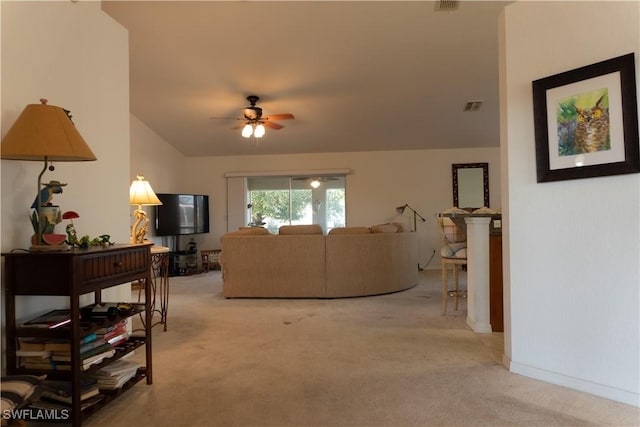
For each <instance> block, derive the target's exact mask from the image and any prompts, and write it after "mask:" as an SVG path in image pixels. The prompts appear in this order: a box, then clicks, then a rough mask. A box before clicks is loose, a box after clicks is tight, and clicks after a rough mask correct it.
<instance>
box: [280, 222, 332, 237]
mask: <svg viewBox="0 0 640 427" xmlns="http://www.w3.org/2000/svg"><path fill="white" fill-rule="evenodd" d="M278 234H280V235H285V234H288V235H292V234H323V233H322V227H321V226H320V224H308V225H283V226H281V227H280V229H279V230H278Z"/></svg>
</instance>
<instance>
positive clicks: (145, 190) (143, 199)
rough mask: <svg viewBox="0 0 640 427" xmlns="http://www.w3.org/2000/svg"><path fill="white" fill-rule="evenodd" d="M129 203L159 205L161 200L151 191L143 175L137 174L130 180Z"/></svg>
mask: <svg viewBox="0 0 640 427" xmlns="http://www.w3.org/2000/svg"><path fill="white" fill-rule="evenodd" d="M129 203H131V204H132V205H146V206H152V205H161V204H162V202H161V201H160V199H158V196H156V193H154V192H153V189H152V188H151V184H149V181H147V180H145V179H144V176H142V175H138V176H137V179H135V180H134V181H133V182H131V187H129Z"/></svg>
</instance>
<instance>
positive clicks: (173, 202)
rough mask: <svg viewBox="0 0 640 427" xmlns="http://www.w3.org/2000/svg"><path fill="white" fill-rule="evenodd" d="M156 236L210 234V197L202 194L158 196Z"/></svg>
mask: <svg viewBox="0 0 640 427" xmlns="http://www.w3.org/2000/svg"><path fill="white" fill-rule="evenodd" d="M157 196H158V198H159V199H160V201H161V202H162V204H161V205H158V206H156V209H155V211H156V218H155V219H156V221H155V232H156V236H176V235H182V234H200V233H208V232H209V196H207V195H201V194H157Z"/></svg>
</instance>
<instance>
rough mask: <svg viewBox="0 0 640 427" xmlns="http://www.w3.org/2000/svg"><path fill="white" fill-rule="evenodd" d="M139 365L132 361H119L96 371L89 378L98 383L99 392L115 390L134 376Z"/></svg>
mask: <svg viewBox="0 0 640 427" xmlns="http://www.w3.org/2000/svg"><path fill="white" fill-rule="evenodd" d="M138 368H140V363H138V362H135V361H133V360H125V359H120V360H117V361H116V362H113V363H112V364H110V365H109V366H105V367H104V368H100V369H98V370H97V371H96V372H94V373H93V374H90V375H89V377H90V378H93V379H95V380H96V381H97V382H98V388H99V389H100V390H116V389H119V388H121V387H122V386H123V385H124V384H125V383H126V382H127V381H129V380H130V379H131V378H133V377H134V376H135V375H136V372H137V371H138Z"/></svg>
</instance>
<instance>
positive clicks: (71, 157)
mask: <svg viewBox="0 0 640 427" xmlns="http://www.w3.org/2000/svg"><path fill="white" fill-rule="evenodd" d="M41 102H42V104H29V105H27V106H26V107H25V109H24V110H23V111H22V113H21V114H20V116H19V117H18V119H17V120H16V121H15V123H14V124H13V125H12V126H11V128H10V129H9V131H8V132H7V134H6V135H5V137H4V138H3V139H2V148H1V150H0V151H1V156H0V157H1V158H3V159H9V160H37V161H42V160H44V159H45V158H47V160H49V161H58V162H78V161H85V160H96V156H95V154H93V152H92V151H91V149H90V148H89V146H88V145H87V143H86V142H85V140H84V139H83V138H82V136H81V135H80V133H79V132H78V130H77V129H76V127H75V125H74V124H73V122H72V121H71V119H70V118H69V116H68V115H67V113H66V112H65V110H64V109H62V108H60V107H56V106H53V105H47V104H46V100H44V99H43V100H41Z"/></svg>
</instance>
